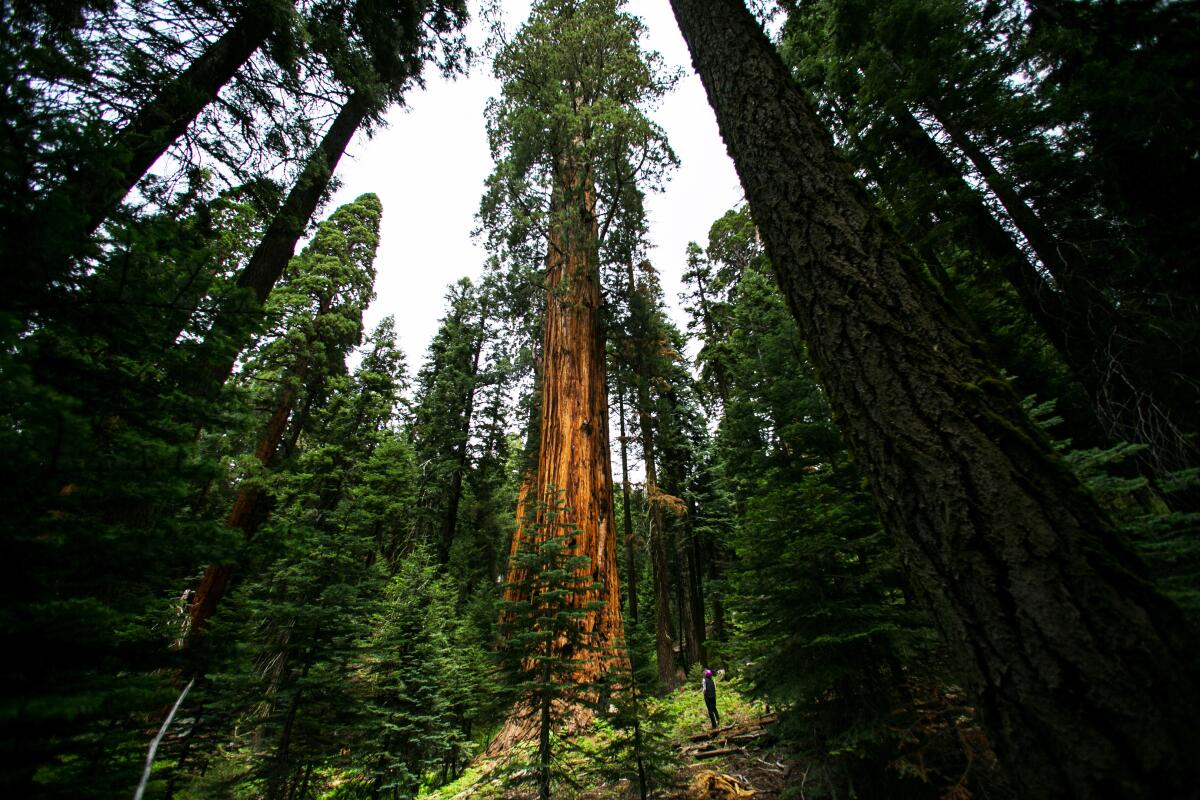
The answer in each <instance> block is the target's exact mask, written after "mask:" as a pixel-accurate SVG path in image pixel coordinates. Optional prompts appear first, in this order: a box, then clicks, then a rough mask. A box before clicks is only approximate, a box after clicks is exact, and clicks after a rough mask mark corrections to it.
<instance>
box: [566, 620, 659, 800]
mask: <svg viewBox="0 0 1200 800" xmlns="http://www.w3.org/2000/svg"><path fill="white" fill-rule="evenodd" d="M622 649H623V652H624V653H625V655H626V657H627V659H628V660H627V661H626V660H624V659H622V660H621V661H619V662H618V665H617V666H616V667H615V668H614V669H611V670H609V672H608V673H607V675H606V676H605V682H606V685H605V689H606V690H607V691H604V692H600V693H598V696H597V700H598V703H597V707H596V722H595V723H594V725H593V729H592V731H591V737H592V746H589V745H588V744H587V743H586V742H585V743H583V744H579V745H577V746H579V747H580V748H581V749H583V751H584V753H585V754H586V762H585V763H584V764H583V765H582V766H583V770H584V771H585V773H586V774H587V775H589V776H591V782H592V783H593V784H607V785H614V784H617V783H619V782H621V781H627V782H628V783H629V785H630V786H632V787H636V792H637V796H638V797H639V798H641V800H646V798H648V797H650V796H652V795H654V794H657V793H658V792H661V791H663V790H665V789H670V788H674V787H675V785H676V783H677V777H676V773H677V771H678V767H679V752H678V745H677V743H676V742H675V741H674V740H673V739H672V737H671V728H670V726H671V723H672V719H671V717H670V715H669V714H668V713H667V711H666V710H665V709H664V708H663V707H662V706H660V705H658V704H656V703H654V702H653V698H654V696H655V695H656V694H658V693H659V689H660V688H661V687H660V686H659V683H658V668H657V665H656V664H655V663H654V642H653V638H652V637H650V636H649V635H647V634H646V633H645V632H644V631H641V630H638V629H635V628H632V627H630V629H629V635H628V636H627V637H626V640H625V643H624V646H623V648H622Z"/></svg>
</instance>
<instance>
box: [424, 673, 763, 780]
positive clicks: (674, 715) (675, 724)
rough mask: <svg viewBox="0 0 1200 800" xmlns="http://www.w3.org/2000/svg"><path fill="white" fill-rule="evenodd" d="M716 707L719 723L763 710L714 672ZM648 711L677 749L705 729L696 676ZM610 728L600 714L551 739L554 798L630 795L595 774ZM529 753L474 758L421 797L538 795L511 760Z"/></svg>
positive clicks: (758, 714) (518, 760)
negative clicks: (579, 730) (659, 717)
mask: <svg viewBox="0 0 1200 800" xmlns="http://www.w3.org/2000/svg"><path fill="white" fill-rule="evenodd" d="M717 677H718V689H717V707H718V710H719V711H720V713H721V726H722V727H724V726H727V725H737V724H740V723H742V722H748V721H750V720H753V719H757V718H758V717H761V716H763V715H764V714H765V713H766V708H765V707H764V706H763V704H762V703H760V702H757V701H753V700H750V699H749V698H748V697H746V696H745V695H743V694H742V692H741V691H740V689H739V686H738V684H737V682H736V681H735V680H721V676H720V675H718V676H717ZM650 705H651V708H649V709H648V713H650V714H652V713H654V712H655V711H662V712H663V713H664V715H665V727H666V730H667V731H668V733H669V736H670V738H671V740H673V742H674V743H675V745H676V747H675V750H676V752H678V751H679V750H680V748H682V746H683V745H684V744H685V743H687V741H688V738H689V737H690V736H694V735H696V734H698V733H702V732H704V731H706V730H708V729H709V723H708V713H707V712H706V711H705V707H704V697H703V695H702V694H701V692H700V677H699V675H698V674H697V676H696V678H695V680H690V679H689V680H688V681H687V682H686V683H685V684H684V685H683V686H681V687H680V688H679V689H677V690H675V691H673V692H670V693H668V694H666V695H664V696H662V697H658V698H654V699H652V700H651V701H650ZM613 736H614V732H613V729H612V727H611V726H610V725H609V724H608V722H607V721H606V720H604V719H599V720H597V721H596V722H594V723H593V724H592V727H591V728H590V729H589V730H588V732H587V733H586V734H584V735H578V736H574V737H567V738H563V739H559V738H557V737H556V740H555V742H554V750H555V765H556V767H555V768H556V772H557V773H558V774H559V775H561V776H562V777H561V778H560V779H557V780H556V781H555V785H554V789H553V797H554V798H555V800H610V798H611V800H617V798H625V797H628V796H629V793H628V788H627V787H625V786H621V785H616V784H614V785H605V784H604V783H602V780H603V779H602V778H600V777H598V775H599V774H600V773H602V772H603V770H602V769H601V768H600V765H599V764H598V761H599V760H600V759H601V758H602V754H603V753H604V752H605V750H606V749H607V746H608V745H609V744H610V742H611V741H612V738H613ZM529 756H530V753H526V752H524V751H523V750H521V749H517V750H516V751H515V752H513V753H510V754H509V755H508V757H507V758H506V759H504V761H503V762H501V761H484V760H482V759H479V760H477V761H476V762H475V763H474V764H472V765H471V766H470V767H469V768H468V769H467V770H466V772H464V773H463V774H462V775H461V776H460V777H459V778H458V779H457V780H455V781H454V782H452V783H449V784H447V785H445V786H441V787H439V788H437V789H431V790H426V791H423V792H422V793H421V795H420V797H421V799H422V800H468V798H469V799H470V800H501V799H503V800H510V799H515V798H525V797H536V792H535V791H534V789H533V787H532V786H530V785H526V786H521V785H520V776H521V769H520V768H519V767H518V768H516V769H514V767H513V766H512V765H514V764H519V763H521V762H525V761H528V760H529Z"/></svg>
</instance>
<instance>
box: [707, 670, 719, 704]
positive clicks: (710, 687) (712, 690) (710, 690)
mask: <svg viewBox="0 0 1200 800" xmlns="http://www.w3.org/2000/svg"><path fill="white" fill-rule="evenodd" d="M704 697H705V699H707V698H709V697H711V698H713V699H716V697H717V684H716V682H715V681H714V680H713V679H712V676H711V675H705V676H704Z"/></svg>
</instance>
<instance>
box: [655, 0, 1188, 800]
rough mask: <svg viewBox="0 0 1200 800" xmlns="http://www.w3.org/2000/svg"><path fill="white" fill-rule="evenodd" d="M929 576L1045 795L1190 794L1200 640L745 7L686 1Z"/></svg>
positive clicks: (849, 428) (683, 8)
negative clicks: (887, 219) (986, 350)
mask: <svg viewBox="0 0 1200 800" xmlns="http://www.w3.org/2000/svg"><path fill="white" fill-rule="evenodd" d="M672 6H673V7H674V9H675V13H676V17H677V19H678V20H679V23H680V28H681V29H682V31H683V34H684V38H685V39H686V40H687V42H688V46H689V49H690V50H691V53H692V58H693V61H694V63H695V65H696V69H697V71H698V72H699V73H700V76H701V79H702V80H703V82H704V85H705V89H706V91H707V93H708V97H709V101H710V103H711V104H712V106H713V108H714V110H715V111H716V114H717V120H718V124H719V126H720V129H721V134H722V136H723V137H724V139H725V142H726V145H727V146H728V148H729V151H730V153H731V155H732V156H733V159H734V163H735V165H736V167H737V170H738V174H739V176H740V177H741V180H742V184H743V186H744V187H745V188H746V194H747V198H748V199H749V201H750V206H751V209H752V212H753V213H754V215H755V219H756V221H757V223H758V225H759V227H760V229H761V231H762V234H763V238H764V240H765V242H766V245H767V250H768V253H769V255H770V257H771V260H772V262H773V264H774V267H775V270H776V274H777V277H778V278H779V282H780V285H781V287H782V288H783V291H784V294H785V296H786V297H787V299H788V303H789V305H790V306H791V309H792V313H793V315H794V316H795V317H796V319H797V321H798V323H799V324H800V327H801V330H802V332H803V334H804V336H805V338H806V339H807V340H808V343H809V346H810V348H811V354H812V357H813V361H814V363H815V364H816V366H817V368H818V370H819V371H820V374H821V376H822V379H823V380H824V382H825V385H826V388H827V389H828V391H829V394H830V400H831V403H832V405H833V408H834V412H835V414H836V416H837V418H838V421H839V423H840V424H841V426H842V428H843V431H844V432H845V434H846V437H847V439H848V441H849V443H850V446H851V448H852V449H853V451H854V452H855V455H856V456H857V458H858V459H859V461H860V462H861V464H862V467H863V469H864V471H865V472H866V474H867V477H868V480H869V482H870V484H871V488H872V491H873V493H874V495H875V499H876V502H877V503H878V504H879V506H880V509H881V511H882V513H883V517H884V521H885V524H886V526H887V528H888V529H889V531H890V532H891V534H892V536H893V537H894V538H895V539H896V540H897V542H898V543H899V546H900V548H901V553H902V557H903V559H904V561H905V564H906V567H907V569H908V572H909V575H910V577H911V579H912V581H913V583H914V584H915V586H916V587H917V588H918V590H920V591H921V592H922V593H923V594H924V595H925V597H926V599H927V601H928V603H929V606H930V608H931V611H932V612H933V616H934V618H935V621H936V623H937V624H938V626H939V627H940V629H941V631H942V634H943V636H944V637H945V638H946V639H947V641H948V642H949V644H950V646H951V648H952V650H953V651H954V652H955V653H956V655H957V656H958V658H959V663H960V665H961V667H962V670H963V672H964V674H965V676H966V677H967V680H968V685H969V686H970V688H971V690H972V692H973V694H974V698H975V701H976V703H977V705H978V707H979V709H980V711H981V712H982V714H983V717H984V720H985V723H986V725H987V726H988V729H989V731H990V733H991V734H992V736H993V737H994V738H995V743H996V745H997V747H998V749H999V750H1000V751H1001V754H1002V756H1003V757H1004V758H1005V760H1006V761H1007V763H1008V764H1009V765H1010V767H1011V769H1012V771H1013V773H1014V775H1015V776H1016V777H1017V779H1018V780H1019V781H1020V782H1021V783H1022V784H1023V785H1024V786H1025V787H1027V792H1028V794H1029V795H1030V796H1039V797H1067V796H1098V795H1101V794H1103V793H1105V792H1111V791H1113V788H1112V787H1114V786H1116V787H1120V788H1119V790H1118V791H1120V792H1122V793H1123V794H1125V795H1126V796H1130V797H1152V796H1164V795H1167V796H1186V795H1188V794H1190V793H1193V792H1194V791H1195V786H1196V785H1197V779H1198V777H1200V776H1198V775H1197V765H1196V762H1195V760H1194V758H1193V757H1192V755H1191V754H1193V753H1194V752H1196V749H1197V747H1198V746H1200V742H1198V741H1197V734H1196V731H1195V726H1194V724H1193V721H1194V719H1195V716H1196V712H1197V710H1198V691H1197V687H1196V683H1195V678H1194V672H1193V671H1194V668H1195V646H1194V642H1193V639H1192V635H1191V632H1190V630H1189V629H1188V628H1187V626H1186V624H1185V623H1184V621H1183V619H1182V616H1181V614H1180V613H1179V611H1178V609H1177V608H1176V607H1175V606H1173V605H1172V604H1171V603H1170V602H1169V601H1167V600H1166V599H1165V598H1163V597H1162V596H1161V595H1160V594H1158V593H1157V592H1156V591H1155V590H1154V589H1153V588H1152V586H1151V585H1150V583H1149V580H1148V577H1147V575H1146V571H1145V569H1144V568H1143V567H1142V565H1141V564H1140V562H1139V561H1138V559H1137V558H1136V557H1135V556H1134V555H1133V554H1132V553H1131V552H1130V551H1129V549H1128V547H1127V546H1126V545H1125V544H1124V543H1123V542H1122V541H1121V540H1120V538H1119V537H1118V535H1117V534H1116V531H1115V530H1114V528H1113V526H1112V524H1111V522H1110V521H1109V520H1108V519H1107V518H1106V517H1105V515H1104V514H1103V513H1102V512H1101V511H1100V510H1099V508H1098V507H1097V505H1096V503H1095V501H1094V500H1092V499H1091V498H1090V497H1089V496H1088V495H1086V494H1085V493H1084V492H1083V490H1082V489H1081V487H1080V486H1079V484H1078V482H1077V481H1076V479H1075V478H1074V477H1073V476H1072V475H1071V474H1070V472H1069V471H1068V470H1066V469H1064V468H1063V466H1062V465H1061V464H1060V463H1059V462H1058V461H1057V459H1056V458H1055V456H1054V454H1053V453H1052V452H1051V450H1050V448H1049V445H1048V443H1047V442H1046V439H1045V437H1044V436H1042V435H1041V434H1040V433H1039V432H1038V431H1037V430H1036V428H1035V427H1034V426H1033V425H1032V423H1030V422H1029V420H1028V418H1027V417H1026V416H1025V415H1024V413H1023V412H1022V410H1021V408H1020V405H1019V403H1018V401H1017V398H1016V396H1015V394H1014V393H1013V392H1012V391H1011V389H1009V387H1008V386H1007V385H1006V384H1005V382H1004V381H1003V380H1002V379H1000V378H999V377H998V372H997V370H996V369H995V367H994V366H992V364H991V363H990V362H989V361H988V359H987V357H986V355H985V354H983V353H982V352H980V350H979V348H978V347H976V346H974V345H973V344H972V341H971V338H970V337H969V335H968V334H967V332H966V330H965V328H964V325H963V324H962V322H961V320H960V319H959V318H958V316H957V315H956V313H955V312H954V311H953V309H952V308H950V307H949V306H948V305H947V304H946V303H945V301H944V300H942V299H940V298H939V296H938V295H937V294H936V293H935V292H933V291H932V289H931V287H930V286H929V285H928V284H927V282H926V280H925V279H924V277H923V275H924V271H923V270H922V269H921V266H920V264H919V263H918V262H917V260H916V258H915V257H914V256H913V254H912V253H911V252H910V251H909V250H908V249H907V248H906V247H904V246H902V245H901V244H900V243H899V241H898V240H897V239H896V238H895V236H894V234H893V233H892V232H891V231H890V229H889V228H888V227H887V226H886V225H885V224H884V223H883V221H882V220H881V219H880V217H879V215H878V214H877V212H876V211H875V210H874V208H873V206H872V205H871V203H870V201H869V200H868V199H867V197H866V196H865V194H864V192H863V191H862V189H861V188H860V187H859V186H858V185H857V184H856V183H855V182H854V181H853V180H852V179H851V178H850V176H849V171H848V168H847V165H846V164H845V163H844V162H843V161H842V160H841V159H840V158H839V157H838V156H837V154H836V152H835V151H834V150H833V147H832V143H831V142H830V139H829V134H828V132H827V131H826V130H824V129H823V128H822V126H821V124H820V123H819V121H818V120H817V118H816V116H815V115H814V113H813V112H812V110H811V107H810V105H809V103H808V101H807V100H806V99H805V97H804V96H803V94H802V93H801V91H800V89H799V88H798V87H797V86H796V85H795V84H794V83H793V82H792V79H791V76H790V75H789V73H788V71H787V69H786V67H785V66H784V65H783V62H782V61H781V60H780V58H779V56H778V54H777V53H776V52H775V51H774V49H773V48H772V46H771V44H770V42H769V41H768V40H767V38H766V36H765V35H764V34H763V32H762V30H761V28H760V27H759V26H758V24H757V23H756V22H755V20H754V18H753V16H752V15H751V14H750V12H749V11H748V10H747V9H746V8H745V6H744V5H743V4H742V3H741V2H740V0H704V2H701V1H700V0H672Z"/></svg>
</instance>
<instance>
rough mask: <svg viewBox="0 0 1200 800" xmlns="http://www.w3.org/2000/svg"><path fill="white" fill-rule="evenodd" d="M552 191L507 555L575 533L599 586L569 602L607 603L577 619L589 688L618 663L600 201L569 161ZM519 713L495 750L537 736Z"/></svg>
mask: <svg viewBox="0 0 1200 800" xmlns="http://www.w3.org/2000/svg"><path fill="white" fill-rule="evenodd" d="M554 186H555V190H554V200H553V201H552V203H551V206H552V207H551V212H552V213H551V229H550V237H549V243H548V247H547V252H546V318H545V328H544V335H543V339H542V375H541V377H542V383H541V388H542V390H541V426H540V449H539V452H538V466H537V476H536V478H535V480H534V482H533V484H532V486H523V487H522V496H521V498H520V502H519V503H518V529H517V532H516V534H515V535H514V539H513V544H512V552H513V553H516V552H518V550H519V549H520V548H521V547H524V546H528V545H530V544H532V543H533V541H534V537H537V536H546V535H548V534H549V533H550V531H549V530H548V529H549V528H550V527H551V525H550V524H549V523H551V522H553V525H554V526H555V527H561V526H562V525H563V524H566V525H569V526H573V527H574V528H575V529H576V533H575V537H574V539H575V541H574V546H573V547H572V548H571V551H570V555H572V556H579V555H583V556H587V557H588V558H589V559H591V564H590V567H589V569H590V574H589V577H590V579H591V582H593V583H595V584H597V585H598V586H599V588H598V589H597V590H594V591H593V590H589V591H587V592H584V593H582V594H581V595H579V596H576V597H573V598H572V603H574V604H575V605H576V606H579V607H582V606H584V605H586V604H588V603H592V602H595V601H597V600H599V601H603V603H604V605H603V607H602V608H601V609H600V610H598V611H592V612H589V613H588V614H587V615H586V617H585V618H584V619H583V621H582V623H581V625H582V635H583V638H584V639H585V640H586V641H587V642H588V644H589V645H590V647H589V649H588V651H587V652H586V653H583V654H575V655H576V656H577V657H578V658H579V661H578V663H577V666H576V668H575V673H574V676H573V680H574V682H575V683H577V684H579V685H588V684H592V683H595V682H596V680H597V679H598V678H600V677H601V676H602V675H604V674H605V673H606V672H607V671H608V668H609V666H610V665H611V664H612V663H613V660H614V659H617V658H622V656H621V655H620V653H619V646H620V641H621V634H622V630H621V599H620V594H619V586H618V580H617V546H616V523H615V521H614V517H613V491H612V467H611V464H610V458H609V439H608V382H607V373H606V365H605V352H604V334H603V327H602V325H601V318H600V270H599V247H598V239H597V226H596V211H595V204H596V198H595V190H594V187H593V181H592V178H591V175H590V172H589V171H588V170H586V169H583V168H581V167H580V166H579V165H578V164H577V163H576V162H575V160H574V159H573V158H571V157H564V158H562V159H560V161H559V165H558V169H557V174H556V175H555V182H554ZM530 503H533V504H534V506H533V508H530V507H529V504H530ZM556 509H557V513H556ZM550 515H554V518H553V519H551V516H550ZM530 518H532V524H529V523H530ZM513 563H515V560H513V559H510V564H513ZM523 577H524V576H522V575H521V574H520V573H519V571H518V570H516V569H514V568H513V567H511V566H510V568H509V574H508V583H509V584H517V583H520V582H521V579H522V578H523ZM510 599H515V598H510ZM521 712H522V710H521V709H518V710H517V711H516V712H514V713H513V714H512V715H510V717H509V719H508V721H507V722H506V724H505V727H504V729H503V730H501V732H500V733H499V734H498V735H497V736H496V738H495V739H494V740H493V742H492V745H491V748H490V749H491V750H492V752H495V751H496V749H497V748H500V747H503V746H505V745H506V744H507V743H511V742H513V741H516V740H529V739H532V738H534V737H535V736H536V735H537V726H536V724H535V725H532V726H531V725H530V722H531V721H532V722H535V723H536V717H535V716H534V715H530V714H528V713H521ZM568 713H569V714H570V716H571V719H570V720H564V721H567V722H569V723H570V724H571V725H581V724H583V723H585V722H586V721H587V718H588V717H589V715H588V713H587V712H586V711H585V710H584V709H582V708H573V709H569V710H568Z"/></svg>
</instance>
